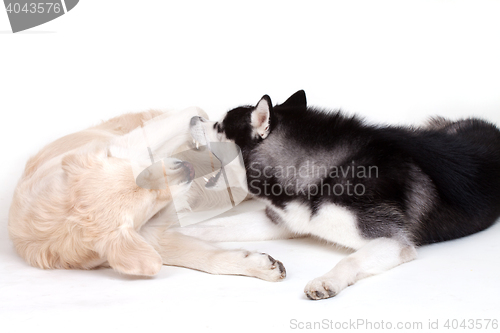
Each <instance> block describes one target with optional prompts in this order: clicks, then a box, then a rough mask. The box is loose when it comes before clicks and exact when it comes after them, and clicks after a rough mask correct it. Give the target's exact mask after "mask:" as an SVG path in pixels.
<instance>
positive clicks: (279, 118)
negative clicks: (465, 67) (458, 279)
mask: <svg viewBox="0 0 500 333" xmlns="http://www.w3.org/2000/svg"><path fill="white" fill-rule="evenodd" d="M264 98H266V99H268V101H269V105H271V101H270V99H269V97H268V96H265V97H264ZM253 110H254V107H251V106H246V107H239V108H236V109H234V110H231V111H230V112H228V114H227V115H226V117H225V119H224V120H223V121H222V123H217V124H216V125H215V128H216V129H217V130H218V131H219V132H224V133H225V135H226V137H227V138H228V139H230V140H234V141H235V143H236V144H237V145H239V146H240V148H241V150H242V152H243V157H244V160H245V166H246V168H247V180H248V185H249V190H250V191H251V192H252V193H253V194H255V195H257V196H260V197H265V198H266V199H268V200H271V202H272V204H274V205H276V206H278V207H284V206H285V205H286V204H287V203H288V202H290V201H292V200H299V201H301V202H303V203H307V204H308V205H310V207H311V212H312V214H315V212H317V211H318V210H319V209H321V206H322V205H323V204H325V203H335V204H337V205H341V206H344V207H347V208H348V209H349V210H351V211H352V212H354V213H355V214H356V216H357V220H358V228H359V230H360V231H361V232H362V234H363V235H364V236H366V237H368V238H376V237H392V236H396V235H398V234H402V235H404V236H405V237H407V238H409V239H410V240H411V241H413V242H414V243H415V244H425V243H432V242H439V241H444V240H449V239H454V238H459V237H463V236H466V235H470V234H472V233H475V232H478V231H480V230H483V229H485V228H487V227H489V226H490V225H491V224H493V223H494V221H495V220H496V219H497V218H498V217H499V215H500V131H499V130H498V129H497V128H496V127H495V126H494V125H492V124H490V123H488V122H486V121H483V120H480V119H465V120H460V121H456V122H451V121H447V120H444V119H435V120H433V121H432V122H431V123H430V124H429V125H428V126H426V127H418V128H408V127H394V126H373V125H367V124H365V123H363V122H362V121H361V120H359V119H358V118H356V117H348V116H345V115H343V114H342V113H341V112H324V111H322V110H319V109H315V108H310V107H307V105H306V97H305V93H304V92H303V91H299V92H297V93H295V94H294V95H292V96H291V97H290V98H289V99H288V100H287V101H286V102H285V103H283V104H281V105H276V106H275V107H272V108H271V114H270V119H271V122H270V134H269V136H268V137H267V138H266V139H265V140H263V139H261V138H257V137H252V136H251V133H252V127H251V124H250V119H251V113H252V111H253ZM302 156H303V157H304V159H312V160H313V161H316V162H318V161H319V163H320V164H323V165H327V166H328V169H329V170H331V169H332V168H333V167H338V168H340V167H344V168H347V167H349V166H351V167H352V168H355V167H356V168H357V167H365V168H369V167H370V166H376V168H377V176H376V177H374V176H372V177H361V178H360V177H352V176H353V175H352V174H347V175H342V176H341V177H330V176H327V175H325V176H324V177H315V178H314V177H313V179H307V182H310V183H311V184H312V183H314V184H317V185H318V184H321V185H318V186H326V185H325V184H327V185H329V186H331V187H333V186H335V185H336V184H340V185H346V184H347V182H348V181H349V182H350V183H351V184H352V185H353V186H355V185H357V184H360V186H361V185H362V187H363V188H364V189H365V191H364V193H363V195H347V194H345V193H344V194H342V195H336V194H334V193H331V192H329V193H324V192H322V193H318V194H315V193H307V191H306V192H304V191H296V192H294V193H293V194H290V193H289V192H288V193H274V194H273V193H271V194H269V191H267V193H268V194H267V195H266V194H265V192H266V191H264V187H265V186H268V189H269V188H271V187H272V186H273V185H274V184H277V185H280V186H286V184H285V183H284V182H283V180H282V179H280V177H278V176H277V175H278V174H277V171H278V168H279V167H280V166H289V165H295V166H297V167H298V166H299V165H303V164H304V160H303V159H302V160H301V157H302ZM325 161H326V162H325ZM328 161H330V162H332V163H330V162H328ZM266 167H267V168H268V172H267V175H270V174H271V175H273V176H272V177H264V175H263V170H264V168H266ZM273 172H274V174H273ZM275 175H276V176H275ZM300 181H303V180H300ZM266 184H268V185H266ZM331 187H330V188H331ZM270 217H271V218H272V216H270ZM276 222H279V221H276Z"/></svg>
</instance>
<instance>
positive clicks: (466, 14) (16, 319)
mask: <svg viewBox="0 0 500 333" xmlns="http://www.w3.org/2000/svg"><path fill="white" fill-rule="evenodd" d="M298 89H305V90H306V93H307V96H308V102H309V104H310V105H317V106H322V107H326V108H332V109H334V108H342V109H343V110H345V111H347V112H349V113H356V114H359V115H362V116H364V117H365V118H367V120H368V121H372V122H384V123H392V124H420V123H422V122H423V121H424V120H425V119H426V118H427V117H428V116H429V115H442V116H447V117H451V118H459V117H464V116H479V117H483V118H485V119H487V120H490V121H492V122H494V123H496V124H500V112H499V111H500V2H498V1H481V0H473V1H439V0H432V1H424V0H419V1H309V2H307V3H306V2H305V1H304V2H298V1H283V2H278V1H273V2H271V1H267V2H259V1H251V2H250V1H248V2H246V3H243V2H236V1H233V2H218V1H203V2H202V1H200V2H191V1H182V2H181V1H146V0H141V1H124V0H120V1H118V0H113V1H112V0H106V1H97V0H82V1H80V3H79V4H78V5H77V6H76V7H75V8H74V9H73V10H72V11H70V12H69V13H68V14H66V15H64V16H62V17H60V18H58V19H56V20H54V21H52V22H49V23H46V24H44V25H42V26H39V27H35V28H33V29H30V30H28V31H26V32H21V33H17V34H12V33H11V32H10V26H9V22H8V18H7V14H6V13H5V11H3V9H2V10H0V110H1V115H2V117H1V125H0V126H1V127H0V128H1V130H0V142H1V153H2V159H1V162H2V163H1V167H0V168H1V169H0V177H1V178H0V184H1V185H2V186H1V188H0V330H1V331H2V332H15V331H25V332H27V331H31V332H32V331H37V332H45V331H64V332H73V331H88V330H96V329H97V330H98V331H100V330H104V329H106V330H111V331H115V330H121V331H132V330H134V331H141V332H147V331H150V332H151V331H154V332H171V331H175V332H177V331H179V330H180V329H187V328H201V329H212V330H215V331H226V330H227V331H252V330H253V331H255V330H257V329H259V330H263V331H287V330H289V329H290V320H291V319H297V320H298V321H318V320H323V319H328V320H333V321H339V322H342V321H349V320H350V319H354V320H356V319H368V320H371V321H372V322H380V321H382V320H384V321H385V322H387V321H391V322H393V323H396V322H398V321H407V320H409V321H422V322H423V325H424V326H423V327H424V328H426V327H427V325H428V322H429V320H436V319H439V325H440V326H441V327H442V325H443V324H444V322H445V320H446V319H447V318H450V319H459V320H460V321H461V320H462V319H481V318H490V319H494V318H496V319H500V315H499V313H500V311H499V309H500V305H499V301H498V296H497V295H498V282H499V281H500V269H499V266H498V262H500V260H499V259H500V246H499V241H498V240H499V239H500V225H498V224H497V225H495V226H493V227H492V228H490V229H488V230H486V231H485V232H482V233H479V234H476V235H474V236H471V237H467V238H465V239H461V240H457V241H452V242H447V243H443V244H437V245H433V246H427V247H424V248H422V249H420V250H419V259H418V260H416V261H414V262H412V263H408V264H405V265H403V266H400V267H398V268H396V269H393V270H392V271H389V272H387V273H385V274H382V275H379V276H376V277H372V278H368V279H365V280H362V281H360V282H359V283H358V284H356V285H355V286H352V287H349V288H348V289H347V290H345V291H344V292H342V293H341V294H340V295H339V296H337V297H335V298H333V299H329V300H324V301H318V302H313V301H309V300H307V299H306V298H305V296H304V295H303V292H302V290H303V288H304V286H305V284H306V283H307V282H308V281H309V280H310V279H312V278H314V277H316V276H319V275H321V274H323V273H325V272H326V271H328V270H329V269H330V268H331V267H333V265H334V264H335V263H336V262H337V261H338V260H340V259H341V258H342V257H344V256H345V255H346V254H345V253H344V252H341V251H339V250H335V249H334V248H332V247H331V246H328V245H325V244H321V243H319V242H317V241H314V240H290V241H274V242H255V243H243V244H242V243H240V244H235V243H232V244H225V245H224V246H227V247H245V248H248V249H256V250H260V251H265V252H268V253H270V254H272V255H273V256H274V257H275V258H277V259H280V260H282V261H283V262H284V264H285V266H286V268H287V271H288V277H287V278H286V280H285V281H283V282H280V283H269V282H264V281H260V280H257V279H252V278H244V277H234V276H211V275H208V274H204V273H201V272H197V271H191V270H188V269H182V268H176V267H164V268H163V269H162V271H161V272H160V274H159V275H158V276H157V277H155V278H153V279H132V278H127V277H123V276H119V275H118V274H116V273H114V272H113V271H111V270H99V271H88V272H87V271H42V270H39V269H35V268H32V267H29V266H27V265H26V264H25V263H24V262H23V261H22V260H21V259H20V258H19V257H18V256H17V255H16V254H15V253H14V251H13V249H12V245H11V243H10V241H9V240H8V236H7V231H6V230H7V228H6V226H7V212H8V207H9V205H10V201H11V197H12V193H13V190H14V187H15V184H16V181H17V180H18V179H19V177H20V175H21V173H22V169H23V167H24V164H25V162H26V160H27V159H28V157H29V156H30V155H32V154H34V153H36V152H37V151H38V150H39V149H40V148H41V147H42V146H44V145H45V144H47V143H49V142H50V141H52V140H54V139H56V138H58V137H60V136H63V135H65V134H68V133H71V132H74V131H77V130H80V129H83V128H85V127H88V126H90V125H93V124H97V123H99V122H100V121H101V120H104V119H107V118H110V117H112V116H116V115H119V114H121V113H124V112H129V111H142V110H146V109H149V108H184V107H188V106H191V105H197V106H200V107H202V108H204V109H205V110H206V111H207V112H208V113H209V115H210V116H211V117H212V118H218V117H219V116H221V115H222V114H223V113H224V112H225V111H226V110H228V109H229V108H231V107H234V106H237V105H240V104H254V103H255V102H257V101H258V99H259V98H260V97H261V96H262V95H263V94H269V95H270V96H271V98H272V99H273V101H274V102H278V103H279V102H283V101H284V100H285V99H286V98H287V97H288V96H289V95H290V94H292V93H293V92H295V91H296V90H298ZM495 316H496V317H495Z"/></svg>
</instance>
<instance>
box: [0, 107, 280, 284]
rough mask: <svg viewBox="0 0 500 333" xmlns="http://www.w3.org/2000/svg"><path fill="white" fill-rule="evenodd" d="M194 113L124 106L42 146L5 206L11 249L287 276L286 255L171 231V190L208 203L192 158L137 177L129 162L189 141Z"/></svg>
mask: <svg viewBox="0 0 500 333" xmlns="http://www.w3.org/2000/svg"><path fill="white" fill-rule="evenodd" d="M199 114H201V115H205V113H204V112H203V111H202V110H200V109H197V108H190V109H186V110H183V111H182V112H177V113H176V112H168V113H163V112H159V111H148V112H142V113H135V114H126V115H122V116H119V117H116V118H113V119H111V120H108V121H106V122H104V123H102V124H100V125H98V126H95V127H91V128H89V129H86V130H84V131H81V132H78V133H74V134H70V135H67V136H65V137H63V138H61V139H59V140H56V141H55V142H53V143H51V144H49V145H47V146H46V147H45V148H43V149H42V150H41V151H40V152H39V153H38V154H37V155H35V156H34V157H32V158H31V159H30V160H29V161H28V163H27V164H26V169H25V171H24V173H23V175H22V177H21V180H20V181H19V183H18V185H17V188H16V190H15V194H14V198H13V201H12V205H11V208H10V212H9V233H10V237H11V239H12V241H13V243H14V245H15V248H16V250H17V252H18V253H19V254H20V255H21V257H23V258H24V259H25V260H26V261H27V262H28V263H29V264H30V265H33V266H35V267H40V268H44V269H49V268H63V269H92V268H96V267H101V266H111V267H112V268H113V269H115V270H116V271H118V272H120V273H123V274H131V275H142V276H151V275H154V274H156V273H158V271H159V270H160V269H161V266H162V264H165V265H176V266H184V267H188V268H193V269H197V270H201V271H205V272H209V273H213V274H237V275H248V276H254V277H258V278H261V279H264V280H269V281H278V280H281V279H282V278H284V277H285V270H284V267H283V265H282V264H281V263H280V262H279V261H276V260H274V259H273V258H272V257H270V256H268V255H267V254H262V253H250V252H248V251H244V250H223V249H220V248H218V247H216V246H214V245H212V244H209V243H207V242H204V241H201V240H198V239H195V238H192V237H189V236H185V235H182V234H181V233H179V232H178V231H176V224H177V215H176V209H175V208H177V209H179V207H173V204H172V197H173V196H174V195H175V196H176V197H177V198H179V197H180V198H181V200H177V201H176V203H177V204H178V203H179V202H182V201H184V202H185V203H189V206H191V207H192V208H193V209H196V207H206V206H210V205H211V204H214V203H213V202H212V203H209V202H206V200H204V199H206V198H205V197H204V196H203V191H202V188H201V187H200V186H199V185H197V184H196V182H194V181H193V174H192V173H193V168H192V166H190V165H189V163H186V162H182V161H180V160H176V159H172V158H170V159H166V160H164V162H161V163H162V164H161V165H160V167H161V168H160V174H155V173H154V172H151V173H150V174H148V175H147V176H146V177H145V178H143V179H142V181H144V182H146V183H147V182H149V181H150V182H151V184H155V183H157V182H158V181H160V182H165V176H168V184H167V186H164V187H163V188H161V187H160V188H159V189H155V186H152V187H151V189H148V188H147V186H142V187H139V186H138V185H137V184H136V179H135V177H134V172H133V170H134V168H136V169H138V170H141V169H144V168H145V167H147V166H148V163H150V158H151V157H153V158H154V157H156V158H161V157H162V156H169V155H171V154H173V153H175V152H176V151H183V150H186V149H191V148H193V145H192V139H191V137H190V135H189V120H190V119H191V117H193V116H194V115H199ZM145 133H146V134H145ZM146 147H150V148H151V151H148V150H147V149H146ZM149 155H150V156H149ZM215 202H217V199H215ZM177 229H178V228H177Z"/></svg>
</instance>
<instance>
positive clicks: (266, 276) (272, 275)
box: [245, 252, 286, 282]
mask: <svg viewBox="0 0 500 333" xmlns="http://www.w3.org/2000/svg"><path fill="white" fill-rule="evenodd" d="M245 255H246V258H245V259H246V260H248V261H250V262H252V265H251V268H250V269H249V270H250V272H249V275H250V276H255V277H258V278H259V279H262V280H266V281H271V282H276V281H280V280H283V279H284V278H285V277H286V270H285V266H283V264H282V263H281V262H280V261H278V260H275V259H274V258H273V257H271V256H270V255H268V254H266V253H257V252H254V253H251V252H247V253H246V254H245Z"/></svg>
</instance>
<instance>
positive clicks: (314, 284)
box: [304, 277, 347, 300]
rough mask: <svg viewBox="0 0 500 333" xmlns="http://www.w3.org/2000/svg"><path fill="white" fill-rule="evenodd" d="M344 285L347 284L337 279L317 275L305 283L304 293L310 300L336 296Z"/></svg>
mask: <svg viewBox="0 0 500 333" xmlns="http://www.w3.org/2000/svg"><path fill="white" fill-rule="evenodd" d="M345 287H347V285H344V284H342V283H340V282H339V281H338V280H337V279H334V278H331V277H330V278H327V277H319V278H316V279H314V280H312V281H310V282H309V283H308V284H307V285H306V287H305V289H304V293H305V294H306V296H307V298H309V299H312V300H318V299H325V298H330V297H333V296H336V295H337V294H338V293H339V292H341V291H342V289H344V288H345Z"/></svg>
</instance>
